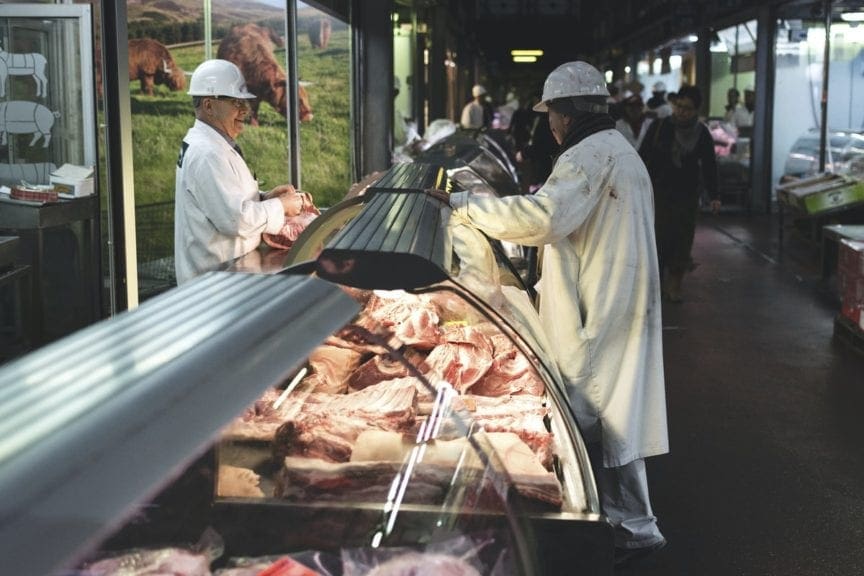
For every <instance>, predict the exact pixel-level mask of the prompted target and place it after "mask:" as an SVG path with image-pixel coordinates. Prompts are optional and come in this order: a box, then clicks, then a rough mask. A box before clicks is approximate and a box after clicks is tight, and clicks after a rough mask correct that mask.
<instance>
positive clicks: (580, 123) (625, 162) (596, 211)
mask: <svg viewBox="0 0 864 576" xmlns="http://www.w3.org/2000/svg"><path fill="white" fill-rule="evenodd" d="M608 95H609V92H608V90H607V88H606V82H605V81H604V79H603V75H602V74H601V73H600V71H599V70H597V68H595V67H594V66H592V65H590V64H588V63H587V62H581V61H576V62H568V63H566V64H562V65H561V66H559V67H558V68H556V69H555V70H553V71H552V72H551V73H550V74H549V76H548V77H547V79H546V82H545V84H544V88H543V96H542V100H541V102H540V103H539V104H537V106H535V108H534V109H535V110H536V111H538V112H548V126H549V128H550V131H551V132H552V134H553V137H554V139H555V141H556V142H557V144H558V145H559V146H560V148H559V152H558V155H557V157H556V159H555V162H554V166H553V168H552V173H551V174H550V176H549V178H548V179H547V180H546V183H545V184H544V185H543V186H542V187H540V189H539V190H537V191H536V192H535V193H534V194H530V195H518V196H508V197H503V198H498V197H495V196H491V195H479V194H471V193H470V192H459V193H454V194H451V195H450V196H449V198H448V197H447V196H446V194H439V193H438V192H437V191H430V193H433V194H435V195H436V197H439V198H442V199H444V200H448V201H449V203H450V205H451V206H452V208H453V217H454V218H455V219H457V220H459V221H463V222H465V223H467V224H468V225H471V226H474V227H475V228H477V229H479V230H481V231H483V232H484V233H485V234H487V235H488V236H490V237H492V238H496V239H498V240H503V241H509V242H514V243H517V244H521V245H524V246H538V247H539V246H542V247H543V257H542V259H543V263H542V267H541V278H540V282H539V286H538V288H539V299H540V302H539V308H540V317H541V320H542V322H543V325H544V326H545V327H546V328H547V329H548V336H549V342H551V343H552V346H553V350H552V353H553V355H554V357H555V358H556V360H557V362H558V364H559V365H560V367H561V372H562V374H563V375H564V377H565V380H566V382H567V392H568V396H569V399H570V404H571V408H572V410H573V413H574V415H575V416H576V418H577V420H578V423H579V425H580V428H581V430H582V431H583V434H584V435H585V438H586V440H587V441H589V442H590V443H591V449H590V454H591V455H592V459H593V465H594V472H595V476H596V478H597V483H598V488H599V492H600V499H601V506H602V510H603V513H604V514H605V515H606V516H607V517H608V518H609V520H610V521H611V523H612V525H613V526H614V529H615V546H616V565H618V566H624V565H627V564H632V563H633V562H635V561H636V560H635V559H636V558H639V557H642V556H646V555H648V554H650V553H651V552H653V551H655V550H657V549H659V548H662V547H663V546H664V545H665V543H666V539H665V538H664V537H663V535H662V534H661V533H660V530H659V528H658V526H657V518H656V517H655V516H654V514H653V512H652V509H651V504H650V501H649V496H648V483H647V477H646V471H645V461H644V459H645V458H647V457H649V456H655V455H658V454H664V453H666V452H668V448H669V444H668V436H667V425H666V400H665V385H664V375H663V350H662V334H661V329H662V320H661V314H660V282H659V276H658V270H657V256H656V245H655V241H654V210H653V198H652V196H651V180H650V177H649V175H648V172H647V170H646V169H645V165H644V164H643V163H642V160H641V158H640V157H639V155H638V154H637V153H636V150H635V149H634V148H633V147H632V146H631V145H630V144H629V143H627V141H626V140H625V139H624V137H623V136H622V135H621V133H620V132H618V131H617V130H615V122H614V121H613V120H612V118H611V117H610V116H609V114H608V103H607V102H606V98H607V97H608Z"/></svg>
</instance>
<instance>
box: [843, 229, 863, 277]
mask: <svg viewBox="0 0 864 576" xmlns="http://www.w3.org/2000/svg"><path fill="white" fill-rule="evenodd" d="M837 274H838V275H841V276H843V275H845V276H847V277H848V276H864V242H858V241H856V240H848V239H845V238H844V239H843V240H841V241H840V248H839V251H838V253H837Z"/></svg>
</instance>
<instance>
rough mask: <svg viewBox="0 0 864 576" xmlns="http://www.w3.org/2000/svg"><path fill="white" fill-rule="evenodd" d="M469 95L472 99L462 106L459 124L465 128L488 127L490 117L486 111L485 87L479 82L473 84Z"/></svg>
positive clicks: (477, 128)
mask: <svg viewBox="0 0 864 576" xmlns="http://www.w3.org/2000/svg"><path fill="white" fill-rule="evenodd" d="M471 96H472V98H473V99H472V100H471V101H470V102H468V103H467V104H465V106H464V107H463V108H462V117H461V119H460V122H459V124H460V126H462V128H464V129H465V130H479V129H481V128H488V127H489V124H491V121H492V119H491V118H490V117H489V113H488V112H487V111H486V109H487V106H486V88H484V87H483V86H481V85H480V84H475V85H474V86H473V87H472V88H471Z"/></svg>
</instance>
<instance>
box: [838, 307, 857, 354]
mask: <svg viewBox="0 0 864 576" xmlns="http://www.w3.org/2000/svg"><path fill="white" fill-rule="evenodd" d="M834 340H836V341H839V342H842V343H843V344H844V345H846V346H847V347H848V348H850V349H852V350H854V351H855V352H858V353H859V354H862V355H864V330H861V328H860V327H858V326H857V325H856V324H855V323H854V322H852V320H850V319H849V318H847V317H846V316H843V315H842V314H838V315H837V317H836V318H834Z"/></svg>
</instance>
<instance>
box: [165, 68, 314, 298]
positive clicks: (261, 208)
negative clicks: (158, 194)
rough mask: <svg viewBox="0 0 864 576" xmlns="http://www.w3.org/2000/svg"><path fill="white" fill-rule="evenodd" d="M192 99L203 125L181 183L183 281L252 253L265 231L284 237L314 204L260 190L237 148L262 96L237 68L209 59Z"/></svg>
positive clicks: (287, 191)
mask: <svg viewBox="0 0 864 576" xmlns="http://www.w3.org/2000/svg"><path fill="white" fill-rule="evenodd" d="M188 94H189V96H192V105H193V107H194V109H195V123H194V124H193V125H192V127H191V128H190V129H189V131H188V132H186V136H184V137H183V142H182V144H181V146H180V154H179V156H178V158H177V169H176V178H175V185H174V211H175V213H174V267H175V271H176V274H177V283H178V284H182V283H184V282H187V281H189V280H191V279H192V278H194V277H196V276H198V275H200V274H203V273H204V272H207V271H208V270H214V269H216V268H218V267H219V266H220V265H221V264H223V263H226V262H229V261H230V260H233V259H235V258H238V257H240V256H243V255H245V254H248V253H249V252H252V251H253V250H255V249H256V248H257V247H258V245H259V244H260V243H261V239H262V237H261V235H262V233H265V232H266V233H269V234H277V233H278V232H279V231H280V230H281V229H282V226H283V225H284V224H285V218H286V216H295V215H298V214H299V213H300V212H301V211H302V210H303V209H304V207H305V206H306V205H310V206H311V202H312V201H311V198H309V195H308V194H306V193H298V192H297V191H296V190H294V187H293V186H291V185H290V184H283V185H281V186H277V187H275V188H273V189H272V190H270V191H269V192H261V191H260V190H259V189H258V181H257V180H256V179H255V176H254V175H253V174H252V172H251V171H250V170H249V167H248V166H247V165H246V161H245V160H244V159H243V155H242V153H241V152H240V147H239V146H238V144H237V137H238V136H239V135H240V133H241V132H243V129H244V126H245V120H246V118H247V117H248V116H249V112H250V106H249V103H250V101H251V100H252V99H254V98H255V96H254V95H253V94H252V93H250V92H249V91H248V90H247V89H246V80H245V79H244V78H243V74H242V72H240V69H239V68H238V67H237V66H236V65H235V64H233V63H232V62H229V61H227V60H218V59H214V60H207V61H205V62H204V63H202V64H201V65H199V66H198V68H196V69H195V72H193V73H192V78H191V79H190V82H189V92H188Z"/></svg>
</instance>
